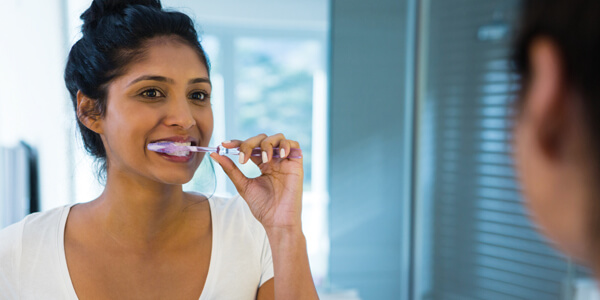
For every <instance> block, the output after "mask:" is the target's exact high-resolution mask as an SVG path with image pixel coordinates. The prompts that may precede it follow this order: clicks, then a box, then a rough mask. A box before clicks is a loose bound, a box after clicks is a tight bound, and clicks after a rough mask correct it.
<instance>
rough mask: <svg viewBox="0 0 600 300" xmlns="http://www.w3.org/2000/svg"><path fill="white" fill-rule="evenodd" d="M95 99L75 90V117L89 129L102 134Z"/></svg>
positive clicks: (100, 120)
mask: <svg viewBox="0 0 600 300" xmlns="http://www.w3.org/2000/svg"><path fill="white" fill-rule="evenodd" d="M96 101H97V100H95V99H92V98H90V97H88V96H86V95H84V94H83V93H82V92H81V91H77V119H79V121H80V122H81V123H82V124H83V125H84V126H85V127H87V128H88V129H90V130H91V131H94V132H95V133H98V134H102V133H103V129H102V118H101V117H100V114H99V113H98V112H97V109H96V103H97V102H96Z"/></svg>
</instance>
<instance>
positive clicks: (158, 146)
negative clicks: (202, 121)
mask: <svg viewBox="0 0 600 300" xmlns="http://www.w3.org/2000/svg"><path fill="white" fill-rule="evenodd" d="M148 150H150V151H155V152H160V153H169V154H173V155H175V156H186V155H187V153H185V152H216V153H218V154H219V155H225V154H229V155H239V154H240V149H239V148H231V149H228V148H225V147H221V146H217V147H200V146H186V145H176V144H175V143H173V142H158V143H150V144H148ZM251 156H256V157H261V156H262V150H261V149H260V148H254V149H253V150H252V154H251ZM273 157H274V158H279V148H273ZM287 158H302V150H301V149H297V148H291V149H290V154H289V155H288V156H287Z"/></svg>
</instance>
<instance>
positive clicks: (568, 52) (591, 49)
mask: <svg viewBox="0 0 600 300" xmlns="http://www.w3.org/2000/svg"><path fill="white" fill-rule="evenodd" d="M522 9H523V10H522V16H521V24H520V26H521V28H520V33H519V36H518V37H517V39H516V41H515V42H516V43H515V47H514V50H515V52H514V54H513V55H514V56H513V62H514V66H515V68H516V72H517V73H518V74H519V75H521V79H520V80H521V85H522V88H523V90H527V88H528V85H529V82H530V79H531V75H532V74H531V72H532V70H531V65H530V59H531V57H529V48H530V46H531V44H532V42H533V41H535V40H536V39H537V38H540V37H545V38H549V39H550V40H551V41H552V42H553V43H554V44H555V46H556V47H557V48H558V51H559V53H560V55H561V59H562V61H563V68H564V72H565V74H564V75H565V76H564V78H565V80H567V84H569V85H570V86H571V87H573V88H574V89H575V90H576V91H577V92H578V93H579V95H580V96H581V100H582V102H583V103H582V105H583V107H584V109H585V112H586V114H587V115H586V116H585V118H586V121H587V123H588V124H589V129H590V130H591V131H590V132H591V133H592V134H594V136H593V139H594V140H596V141H600V71H599V70H600V58H599V55H600V24H599V23H598V22H599V20H600V1H598V0H525V1H524V2H523V7H522ZM521 98H523V97H521ZM595 147H596V149H597V150H600V144H596V145H595Z"/></svg>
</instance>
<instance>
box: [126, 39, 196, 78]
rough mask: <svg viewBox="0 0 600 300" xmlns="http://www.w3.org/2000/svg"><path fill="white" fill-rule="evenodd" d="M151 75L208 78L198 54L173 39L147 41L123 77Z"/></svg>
mask: <svg viewBox="0 0 600 300" xmlns="http://www.w3.org/2000/svg"><path fill="white" fill-rule="evenodd" d="M142 73H143V74H153V75H157V76H165V77H170V78H174V79H177V78H182V79H184V80H186V81H187V79H188V78H197V77H208V69H207V66H206V65H205V64H204V61H203V60H202V59H201V58H200V54H199V53H198V52H197V51H196V50H195V49H194V48H193V47H191V46H190V45H188V44H187V43H185V42H183V41H181V40H179V39H177V38H173V37H158V38H154V39H151V40H149V41H148V42H147V43H146V45H145V49H144V54H143V55H142V56H141V57H140V59H138V60H136V61H135V62H132V63H131V64H130V65H129V66H128V67H127V70H126V72H125V74H123V75H124V76H123V77H129V76H136V75H140V74H142Z"/></svg>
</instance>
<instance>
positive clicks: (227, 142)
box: [221, 141, 231, 145]
mask: <svg viewBox="0 0 600 300" xmlns="http://www.w3.org/2000/svg"><path fill="white" fill-rule="evenodd" d="M229 143H231V141H224V142H222V143H221V145H222V144H229Z"/></svg>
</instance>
